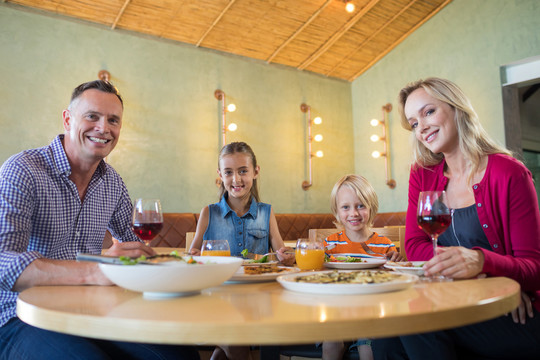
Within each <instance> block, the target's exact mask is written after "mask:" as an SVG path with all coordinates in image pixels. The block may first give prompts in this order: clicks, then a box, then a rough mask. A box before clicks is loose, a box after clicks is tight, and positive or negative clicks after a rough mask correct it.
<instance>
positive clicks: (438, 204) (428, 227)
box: [417, 191, 452, 280]
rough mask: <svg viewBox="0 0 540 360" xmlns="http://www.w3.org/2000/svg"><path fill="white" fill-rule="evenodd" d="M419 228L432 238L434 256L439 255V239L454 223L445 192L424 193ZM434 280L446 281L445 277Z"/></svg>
mask: <svg viewBox="0 0 540 360" xmlns="http://www.w3.org/2000/svg"><path fill="white" fill-rule="evenodd" d="M417 222H418V227H419V228H420V229H422V230H424V232H425V233H426V234H428V235H429V236H431V240H432V241H433V256H436V255H437V238H438V237H439V235H441V234H442V233H443V232H445V231H446V229H448V227H449V226H450V223H451V222H452V212H451V210H450V208H449V207H448V199H447V197H446V192H445V191H422V192H421V193H420V195H419V197H418V212H417ZM434 278H437V279H441V280H444V279H445V278H444V276H442V275H438V276H435V277H434Z"/></svg>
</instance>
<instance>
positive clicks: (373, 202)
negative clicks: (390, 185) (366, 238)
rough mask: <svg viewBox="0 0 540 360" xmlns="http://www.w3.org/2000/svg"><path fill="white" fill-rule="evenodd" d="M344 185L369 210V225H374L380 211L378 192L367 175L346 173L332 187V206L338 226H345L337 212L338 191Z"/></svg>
mask: <svg viewBox="0 0 540 360" xmlns="http://www.w3.org/2000/svg"><path fill="white" fill-rule="evenodd" d="M343 186H348V187H349V188H350V189H352V190H353V191H354V192H355V193H356V196H358V199H360V201H361V202H362V204H363V205H364V206H365V207H366V208H367V209H368V210H369V218H368V220H367V226H368V227H371V226H373V221H374V220H375V215H377V211H379V198H378V197H377V193H376V192H375V189H374V188H373V186H371V184H370V183H369V181H367V179H366V178H365V177H363V176H361V175H355V174H351V175H345V176H344V177H342V178H341V179H339V181H338V182H337V183H336V184H335V185H334V188H333V189H332V194H331V195H330V208H331V209H332V214H334V217H335V218H336V222H335V224H336V226H338V227H343V224H342V223H341V222H340V221H339V216H338V213H337V210H338V209H337V193H338V191H339V189H341V187H343Z"/></svg>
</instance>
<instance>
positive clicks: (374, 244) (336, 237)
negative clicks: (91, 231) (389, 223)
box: [324, 231, 396, 256]
mask: <svg viewBox="0 0 540 360" xmlns="http://www.w3.org/2000/svg"><path fill="white" fill-rule="evenodd" d="M324 242H325V245H333V244H335V245H336V247H335V248H333V249H330V250H327V251H326V252H327V253H328V254H361V255H367V256H370V255H369V254H368V253H367V252H366V251H365V250H364V248H363V247H362V244H361V243H359V242H354V241H351V240H349V238H348V237H347V235H346V234H345V231H340V232H338V233H335V234H332V235H330V236H328V237H327V238H326V239H324ZM366 245H367V246H368V247H369V249H370V250H371V251H373V252H375V253H378V254H386V253H388V252H389V251H395V250H396V246H395V245H394V243H393V242H392V241H391V240H390V239H388V238H387V237H385V236H380V235H379V234H377V233H376V232H374V233H373V235H371V236H370V237H369V239H367V240H366Z"/></svg>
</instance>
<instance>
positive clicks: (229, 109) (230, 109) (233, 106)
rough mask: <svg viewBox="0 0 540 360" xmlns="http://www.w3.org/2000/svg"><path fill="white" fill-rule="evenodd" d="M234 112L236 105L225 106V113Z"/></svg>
mask: <svg viewBox="0 0 540 360" xmlns="http://www.w3.org/2000/svg"><path fill="white" fill-rule="evenodd" d="M235 110H236V105H234V104H229V105H227V111H228V112H234V111H235Z"/></svg>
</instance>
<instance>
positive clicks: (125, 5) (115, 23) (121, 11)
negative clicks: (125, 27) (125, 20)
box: [111, 0, 131, 30]
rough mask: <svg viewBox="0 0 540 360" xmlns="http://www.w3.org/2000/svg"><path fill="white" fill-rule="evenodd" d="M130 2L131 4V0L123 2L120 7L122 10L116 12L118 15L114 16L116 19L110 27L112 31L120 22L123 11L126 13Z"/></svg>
mask: <svg viewBox="0 0 540 360" xmlns="http://www.w3.org/2000/svg"><path fill="white" fill-rule="evenodd" d="M130 2H131V0H126V1H125V2H124V5H122V8H121V9H120V11H119V12H118V15H116V19H114V23H113V24H112V26H111V29H112V30H114V29H115V28H116V25H117V24H118V21H120V18H121V17H122V15H124V11H126V8H127V6H128V5H129V3H130Z"/></svg>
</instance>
